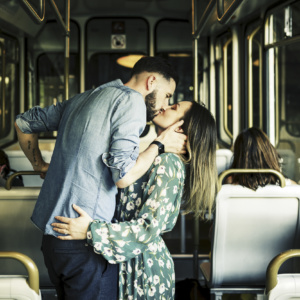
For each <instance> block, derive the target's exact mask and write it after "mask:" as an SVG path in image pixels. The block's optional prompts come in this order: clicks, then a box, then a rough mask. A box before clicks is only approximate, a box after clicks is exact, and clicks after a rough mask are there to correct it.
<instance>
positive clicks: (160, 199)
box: [52, 101, 217, 300]
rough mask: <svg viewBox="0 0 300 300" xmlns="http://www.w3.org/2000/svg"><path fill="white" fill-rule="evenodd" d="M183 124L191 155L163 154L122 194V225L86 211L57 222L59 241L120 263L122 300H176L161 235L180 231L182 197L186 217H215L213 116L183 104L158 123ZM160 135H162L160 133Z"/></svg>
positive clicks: (119, 210) (160, 126)
mask: <svg viewBox="0 0 300 300" xmlns="http://www.w3.org/2000/svg"><path fill="white" fill-rule="evenodd" d="M180 119H184V124H183V131H184V133H185V134H186V135H187V137H188V141H187V152H188V153H187V155H186V156H185V157H179V156H177V155H175V154H172V153H164V154H161V155H159V156H157V157H156V159H155V161H154V162H153V164H152V166H151V167H150V169H149V170H148V172H147V173H146V174H145V175H144V176H142V177H141V178H140V179H139V180H137V181H136V182H135V183H133V184H132V185H130V186H129V187H128V188H125V189H122V190H120V193H119V195H120V198H119V199H118V201H117V203H118V204H117V208H116V213H115V216H116V218H117V219H118V221H119V223H114V224H109V223H106V222H102V221H99V220H92V219H91V218H90V217H89V216H88V215H87V214H86V213H85V212H84V211H83V210H82V209H80V208H79V207H78V206H74V209H75V210H76V211H77V212H78V213H79V215H80V217H79V218H77V219H69V218H65V217H57V220H59V221H61V222H64V223H53V224H52V226H53V227H54V230H55V231H57V232H59V233H62V234H66V235H65V236H60V239H64V240H71V239H86V238H87V241H88V243H90V244H91V245H92V246H93V247H94V251H95V252H96V253H99V254H101V255H103V256H104V257H105V258H106V259H107V260H108V262H109V263H120V268H119V299H153V300H154V299H166V300H167V299H174V293H175V273H174V263H173V260H172V257H171V254H170V252H169V251H168V249H167V247H166V245H165V243H164V241H163V239H162V237H161V235H162V234H163V233H164V232H168V231H171V230H172V229H173V227H174V226H175V223H176V220H177V217H178V214H179V211H180V207H181V197H182V195H183V199H184V200H185V201H184V205H185V208H186V212H191V211H192V212H194V214H195V216H196V217H199V216H200V217H203V216H204V214H205V213H206V211H207V210H208V212H209V213H211V210H212V206H213V203H214V199H215V195H216V192H217V168H216V143H217V134H216V125H215V120H214V118H213V117H212V115H211V114H210V112H209V111H208V110H207V109H206V108H205V107H203V106H202V105H200V104H198V103H196V102H188V101H183V102H180V103H179V104H175V105H173V106H172V107H171V108H168V109H166V110H165V111H164V112H162V113H161V114H159V115H158V116H157V117H155V118H154V120H153V122H154V123H155V124H156V125H157V126H158V131H159V132H160V131H162V130H163V129H164V128H167V127H169V126H170V125H171V124H174V123H175V122H176V121H178V120H180ZM159 132H158V133H159Z"/></svg>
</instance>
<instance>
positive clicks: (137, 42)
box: [86, 18, 149, 89]
mask: <svg viewBox="0 0 300 300" xmlns="http://www.w3.org/2000/svg"><path fill="white" fill-rule="evenodd" d="M86 30H87V68H86V89H90V88H95V87H97V86H99V85H101V84H103V83H106V82H109V81H111V80H115V79H118V78H119V79H121V80H122V82H123V83H125V82H126V81H128V79H129V78H130V73H131V67H132V66H133V64H134V63H133V64H132V66H130V67H129V66H128V67H125V66H122V65H120V64H119V63H118V62H117V60H118V59H119V58H121V57H126V58H128V59H130V56H129V55H136V57H141V56H142V55H148V35H149V33H148V32H149V28H148V23H147V22H146V21H145V20H144V19H142V18H94V19H91V20H90V21H89V22H88V23H87V26H86Z"/></svg>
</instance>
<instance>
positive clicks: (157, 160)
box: [154, 156, 161, 165]
mask: <svg viewBox="0 0 300 300" xmlns="http://www.w3.org/2000/svg"><path fill="white" fill-rule="evenodd" d="M160 162H161V157H160V156H156V158H155V160H154V165H158V164H159V163H160Z"/></svg>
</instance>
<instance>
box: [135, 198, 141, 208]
mask: <svg viewBox="0 0 300 300" xmlns="http://www.w3.org/2000/svg"><path fill="white" fill-rule="evenodd" d="M141 203H142V199H141V198H137V200H136V201H135V205H136V206H140V205H141Z"/></svg>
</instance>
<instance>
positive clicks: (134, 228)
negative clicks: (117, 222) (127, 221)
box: [131, 225, 141, 233]
mask: <svg viewBox="0 0 300 300" xmlns="http://www.w3.org/2000/svg"><path fill="white" fill-rule="evenodd" d="M131 228H132V231H133V232H134V233H138V232H140V231H141V228H140V227H139V226H138V225H133V226H131Z"/></svg>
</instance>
